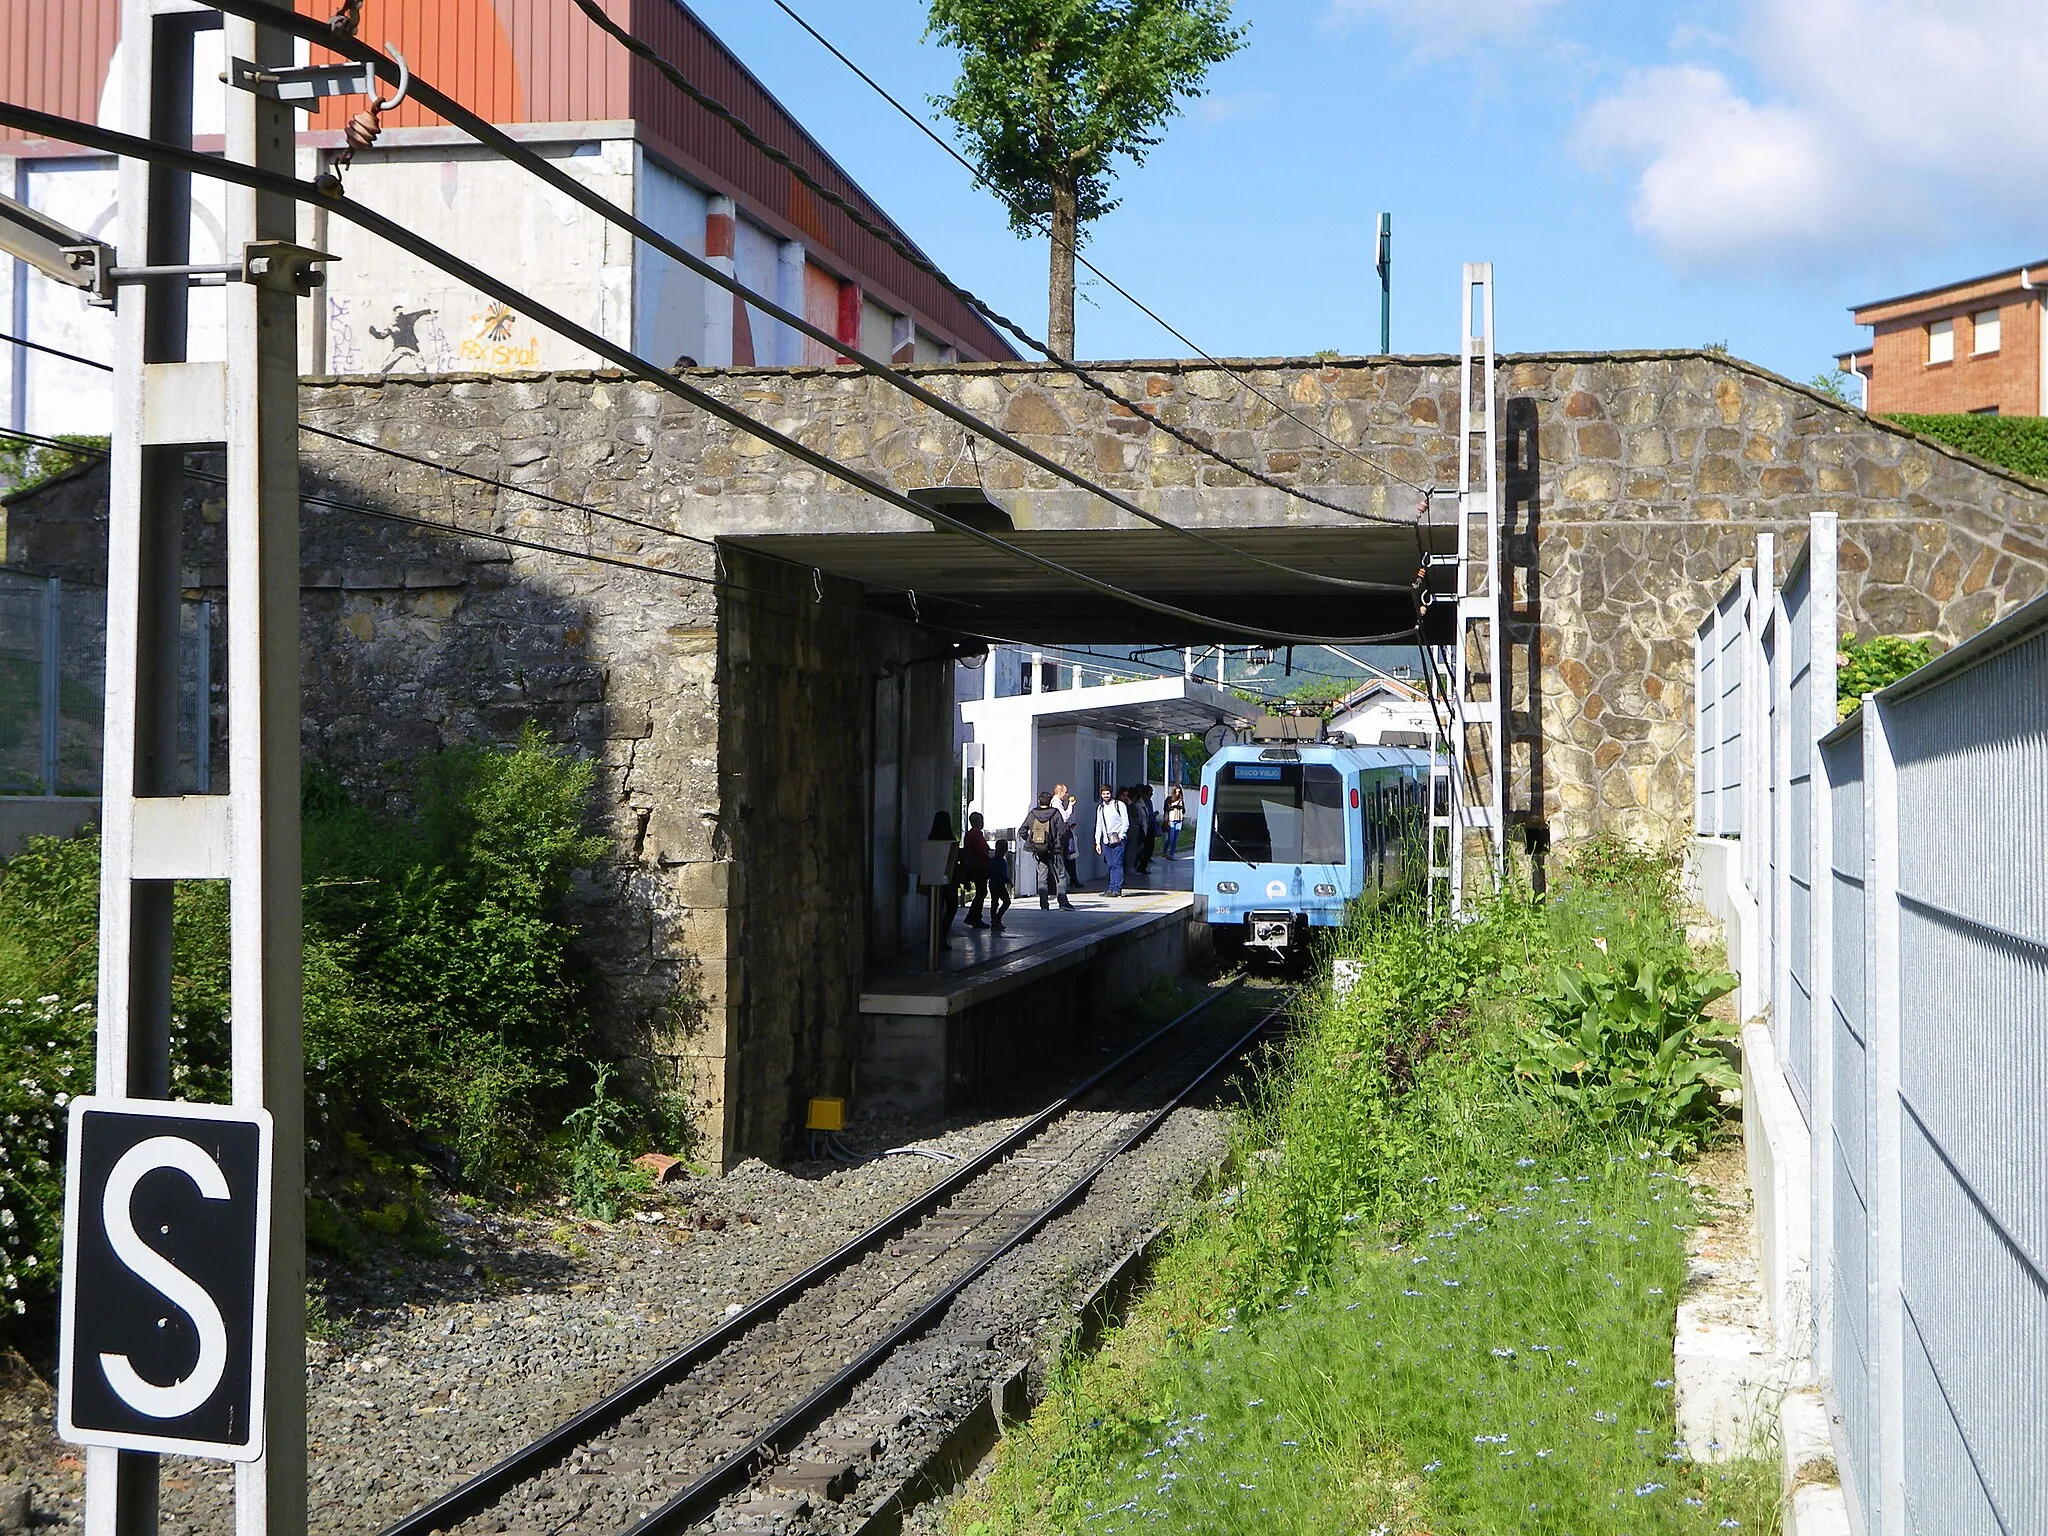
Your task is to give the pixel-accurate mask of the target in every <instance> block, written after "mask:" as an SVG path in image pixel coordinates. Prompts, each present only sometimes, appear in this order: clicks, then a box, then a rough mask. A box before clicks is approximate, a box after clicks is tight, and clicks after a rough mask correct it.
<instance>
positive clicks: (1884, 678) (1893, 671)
mask: <svg viewBox="0 0 2048 1536" xmlns="http://www.w3.org/2000/svg"><path fill="white" fill-rule="evenodd" d="M1932 660H1934V642H1933V641H1931V640H1906V639H1902V638H1901V637H1899V636H1898V635H1872V636H1871V637H1870V638H1869V639H1868V640H1848V639H1845V640H1844V641H1843V642H1842V649H1841V652H1840V653H1839V654H1838V655H1837V656H1836V657H1835V714H1836V715H1837V716H1838V717H1839V718H1841V719H1843V720H1846V719H1848V718H1849V717H1850V716H1851V715H1853V714H1855V713H1856V711H1857V710H1858V709H1859V708H1861V707H1862V704H1863V695H1865V694H1866V693H1876V692H1877V691H1878V690H1879V689H1882V688H1889V687H1890V686H1891V685H1892V684H1893V683H1896V682H1897V681H1898V680H1899V679H1900V678H1902V677H1904V676H1905V675H1906V674H1907V673H1909V672H1917V671H1919V670H1920V668H1922V667H1924V666H1926V665H1927V663H1929V662H1930V661H1932Z"/></svg>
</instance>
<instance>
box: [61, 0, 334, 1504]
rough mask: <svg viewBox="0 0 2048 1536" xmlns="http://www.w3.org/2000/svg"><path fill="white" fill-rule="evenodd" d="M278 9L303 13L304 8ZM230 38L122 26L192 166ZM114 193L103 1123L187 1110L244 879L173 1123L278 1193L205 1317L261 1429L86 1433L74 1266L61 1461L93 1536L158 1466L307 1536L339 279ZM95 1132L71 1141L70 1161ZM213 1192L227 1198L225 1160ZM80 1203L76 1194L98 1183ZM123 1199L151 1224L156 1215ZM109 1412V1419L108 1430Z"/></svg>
mask: <svg viewBox="0 0 2048 1536" xmlns="http://www.w3.org/2000/svg"><path fill="white" fill-rule="evenodd" d="M273 3H278V4H279V5H280V8H281V9H282V8H284V7H285V6H287V5H288V3H289V0H273ZM221 23H222V18H221V17H220V15H219V14H218V13H217V12H215V11H214V10H212V9H211V8H208V7H203V6H196V5H194V4H192V3H190V0H122V6H121V50H120V54H119V58H120V60H121V65H122V69H123V72H124V75H123V78H122V79H121V80H120V81H118V82H116V85H117V89H119V90H120V91H122V93H123V94H124V95H125V97H126V98H127V99H128V100H130V101H133V102H138V103H146V104H147V120H148V131H149V136H150V137H151V138H153V139H156V140H159V141H161V142H164V143H168V144H175V145H179V146H183V147H188V148H189V147H190V145H191V142H192V121H193V111H192V105H193V93H194V71H193V56H194V47H193V42H194V37H195V35H196V34H197V33H199V32H201V31H205V30H210V29H211V28H214V27H217V26H220V25H221ZM226 44H227V47H226V54H227V59H228V68H229V74H230V77H231V78H232V79H233V80H234V82H235V85H237V86H240V87H241V88H240V89H234V88H228V89H225V91H224V94H225V97H226V114H225V127H226V155H227V158H228V159H230V160H233V161H237V162H240V163H243V164H248V165H255V166H258V167H260V168H262V169H265V170H270V171H277V172H281V173H284V174H286V175H289V174H291V173H292V170H293V164H292V161H293V147H294V141H295V137H296V123H295V122H294V120H293V117H292V111H291V108H290V107H288V106H287V105H285V104H284V102H283V101H281V100H280V99H278V96H277V88H276V84H275V82H276V79H277V78H278V74H279V72H282V73H285V74H289V73H291V72H292V70H291V66H292V62H293V58H294V47H293V42H292V38H291V36H290V34H288V33H286V32H283V31H281V30H277V29H275V28H270V27H259V26H257V25H256V24H255V23H253V22H249V21H244V20H239V19H234V18H229V19H228V20H227V22H226ZM205 88H208V89H211V88H212V85H211V82H207V83H206V87H205ZM118 187H119V193H118V195H119V207H120V210H121V241H120V255H121V256H123V257H125V258H126V260H127V262H128V263H129V267H128V270H126V271H124V270H123V269H122V268H121V267H119V266H116V265H114V264H113V260H114V253H113V252H112V251H110V250H108V249H107V248H106V247H105V246H102V245H97V244H95V243H92V242H83V241H78V242H75V243H73V244H71V245H69V246H67V247H65V248H64V249H65V250H66V253H67V255H68V256H69V259H70V261H71V264H72V265H73V266H74V268H76V269H78V270H79V273H80V276H79V278H78V279H76V280H75V281H76V282H77V285H78V286H82V287H89V288H91V289H92V290H93V291H94V292H95V294H96V295H97V296H98V297H99V300H100V302H113V303H114V304H115V308H116V312H117V323H116V327H115V380H114V395H115V410H114V423H113V441H112V448H111V462H110V466H109V516H108V551H107V566H108V574H107V678H106V695H105V697H106V742H105V755H104V765H105V766H104V784H103V789H102V802H101V829H102V836H101V866H100V958H99V1032H98V1042H97V1082H96V1093H95V1094H94V1096H93V1100H94V1103H95V1106H96V1110H95V1112H96V1113H99V1114H101V1115H103V1116H110V1117H114V1118H118V1117H120V1116H123V1115H127V1116H139V1117H144V1118H151V1119H154V1118H155V1117H156V1116H158V1114H159V1113H160V1112H159V1111H157V1110H153V1109H152V1108H151V1104H152V1102H161V1101H164V1100H168V1099H169V1098H170V1097H171V1044H170V1007H171V997H170V980H171V911H172V893H173V891H174V889H175V882H177V881H180V880H225V881H227V882H228V891H229V895H228V901H229V914H230V938H229V974H230V987H231V994H230V995H231V1016H232V1020H233V1023H232V1052H233V1055H232V1072H231V1104H229V1105H226V1106H198V1105H183V1106H177V1107H176V1108H177V1110H178V1112H179V1113H180V1114H183V1115H185V1116H187V1117H208V1116H210V1117H213V1118H215V1119H216V1120H221V1121H232V1120H235V1119H239V1120H241V1121H243V1122H246V1123H247V1124H249V1125H252V1126H253V1125H258V1124H260V1125H262V1126H263V1127H264V1132H263V1136H264V1142H263V1144H264V1146H265V1148H266V1149H267V1151H266V1153H265V1154H264V1155H263V1156H262V1157H261V1158H259V1159H258V1160H257V1163H258V1164H259V1165H260V1179H258V1178H256V1177H252V1178H250V1179H249V1180H248V1181H247V1182H246V1183H245V1185H244V1186H243V1187H242V1188H240V1189H238V1190H236V1191H235V1192H234V1195H233V1199H235V1200H244V1199H246V1200H248V1201H249V1202H251V1203H252V1204H253V1205H254V1206H255V1207H256V1209H257V1214H256V1216H255V1218H254V1221H253V1230H254V1232H255V1237H254V1239H253V1241H254V1244H255V1249H254V1252H255V1258H254V1260H253V1261H252V1264H251V1266H250V1268H249V1270H248V1272H247V1276H246V1278H247V1281H248V1284H247V1288H246V1290H245V1291H244V1292H243V1293H241V1294H240V1295H239V1298H237V1297H236V1295H235V1294H233V1293H231V1292H228V1291H222V1292H220V1293H218V1294H215V1293H211V1292H208V1293H207V1294H208V1297H209V1299H210V1300H212V1301H214V1302H216V1303H217V1304H218V1305H219V1307H220V1308H221V1310H225V1311H228V1312H229V1314H230V1316H231V1318H235V1317H237V1314H236V1313H235V1312H234V1310H233V1308H232V1307H230V1306H229V1303H230V1302H231V1301H235V1300H237V1299H239V1305H240V1312H239V1314H238V1317H239V1320H238V1321H233V1322H231V1324H230V1326H231V1328H238V1329H240V1330H241V1333H240V1335H239V1337H241V1339H242V1341H243V1342H242V1343H241V1345H240V1346H239V1347H240V1348H241V1349H242V1350H243V1351H244V1354H243V1358H245V1359H246V1360H247V1362H248V1365H247V1368H246V1371H245V1372H244V1373H243V1375H242V1377H241V1379H240V1381H239V1382H237V1381H235V1380H233V1379H229V1380H227V1381H226V1382H225V1383H224V1385H223V1386H222V1387H221V1388H220V1389H219V1390H220V1391H222V1392H226V1393H239V1394H240V1395H239V1396H237V1397H232V1398H229V1399H225V1400H230V1401H235V1402H238V1403H242V1404H246V1405H247V1406H246V1410H245V1412H244V1413H243V1416H241V1417H240V1418H239V1420H238V1419H237V1418H236V1416H235V1415H230V1422H231V1423H232V1426H233V1427H232V1430H231V1431H230V1432H206V1431H201V1430H198V1429H188V1428H184V1427H182V1421H181V1420H180V1419H179V1418H177V1417H176V1416H174V1415H173V1414H172V1413H171V1410H169V1409H168V1408H164V1407H162V1406H161V1405H159V1406H156V1407H152V1406H150V1396H149V1394H150V1393H152V1392H154V1393H158V1394H161V1393H162V1392H163V1391H164V1390H165V1388H163V1387H162V1386H160V1385H155V1384H153V1383H152V1382H150V1381H149V1380H148V1372H147V1370H145V1371H144V1372H142V1373H141V1375H142V1377H143V1381H142V1385H141V1387H140V1389H139V1390H136V1389H133V1388H131V1390H129V1391H124V1390H123V1389H122V1387H121V1386H120V1385H119V1384H118V1383H117V1384H116V1386H115V1388H114V1390H115V1392H116V1393H117V1394H119V1395H120V1396H121V1397H122V1398H123V1399H124V1400H125V1404H126V1409H127V1410H132V1412H130V1413H128V1417H129V1418H133V1419H137V1420H138V1421H139V1422H138V1423H136V1424H135V1425H134V1426H133V1427H127V1426H119V1427H117V1426H114V1425H111V1424H109V1423H107V1422H103V1421H89V1416H88V1415H87V1413H86V1412H84V1411H83V1409H82V1408H81V1410H80V1411H79V1412H77V1413H74V1411H73V1410H74V1407H77V1406H79V1403H83V1401H84V1400H83V1399H79V1403H74V1397H75V1396H76V1389H77V1388H78V1387H79V1384H80V1380H81V1379H82V1378H84V1377H86V1376H87V1375H88V1374H89V1373H91V1372H94V1371H98V1370H101V1369H102V1368H103V1366H104V1362H105V1361H106V1360H107V1359H108V1356H106V1355H105V1354H100V1355H98V1356H94V1355H92V1354H89V1353H83V1354H81V1355H80V1356H79V1357H78V1358H76V1359H73V1358H72V1357H71V1354H70V1340H71V1339H72V1337H73V1335H74V1333H75V1331H76V1320H77V1318H78V1317H80V1316H86V1317H90V1316H91V1315H92V1313H93V1312H94V1310H95V1309H96V1308H97V1309H98V1310H100V1311H104V1310H105V1307H106V1302H105V1300H104V1298H103V1296H101V1295H96V1294H86V1293H84V1292H81V1293H80V1294H79V1295H78V1297H77V1302H76V1310H75V1311H74V1309H73V1306H72V1302H71V1296H72V1290H71V1287H72V1284H73V1281H74V1280H75V1279H76V1274H75V1272H74V1271H75V1270H76V1266H75V1265H74V1263H73V1261H72V1256H71V1250H70V1249H69V1248H68V1247H67V1264H66V1269H67V1277H66V1283H67V1291H66V1295H67V1310H66V1318H65V1325H66V1341H67V1342H66V1364H65V1367H64V1371H63V1376H64V1378H65V1379H64V1380H63V1381H62V1382H61V1386H62V1389H63V1402H64V1411H63V1417H62V1420H61V1423H62V1425H63V1426H64V1430H65V1433H66V1436H67V1438H71V1439H74V1440H76V1441H78V1442H79V1443H83V1444H84V1445H85V1446H86V1506H85V1522H86V1526H85V1528H86V1531H87V1532H88V1533H89V1536H148V1533H153V1532H155V1531H156V1529H157V1514H158V1510H157V1493H158V1486H157V1473H158V1453H157V1450H156V1449H155V1447H158V1446H161V1447H162V1448H164V1449H180V1450H189V1451H191V1452H193V1453H195V1454H201V1455H213V1456H219V1457H224V1458H226V1459H229V1460H232V1461H234V1462H235V1530H236V1532H237V1536H293V1533H298V1532H303V1531H304V1530H305V1526H306V1403H305V1385H306V1362H305V1241H304V1213H305V1197H304V1187H305V1169H304V1148H305V1127H304V1073H303V1069H302V1058H301V1044H300V867H299V859H300V851H299V536H298V527H299V496H298V492H299V468H298V356H297V354H298V304H299V301H300V299H302V298H303V297H305V296H307V295H309V294H310V293H311V292H312V291H313V288H314V285H315V284H317V283H318V282H319V281H320V280H321V278H320V273H319V272H318V270H317V262H318V260H319V253H317V252H311V251H307V250H305V249H303V248H302V247H300V246H298V245H297V244H296V236H297V207H296V204H294V203H293V202H292V201H291V200H290V199H288V198H281V197H278V196H276V195H274V194H258V193H256V192H253V191H249V190H246V189H242V188H238V187H230V188H229V189H228V192H227V205H226V235H227V245H228V250H227V251H226V252H225V253H224V254H226V255H227V256H229V258H230V259H229V261H228V262H227V263H225V264H222V265H218V266H213V267H207V268H194V267H193V266H192V265H191V230H192V195H191V193H192V189H191V177H190V175H189V174H187V173H184V172H178V171H171V170H167V169H165V168H163V167H160V166H156V165H153V164H151V163H150V162H148V161H146V160H141V159H127V158H124V159H123V160H121V162H120V166H119V171H118ZM136 268H141V269H143V270H140V271H138V270H136ZM203 280H212V281H220V282H223V283H224V286H225V289H226V319H227V323H226V358H225V360H224V361H209V360H204V359H193V358H192V357H191V356H190V355H189V350H188V333H189V326H188V304H187V296H188V293H189V290H190V287H191V286H192V284H193V283H194V282H197V281H203ZM194 448H213V449H216V450H220V451H224V454H225V460H226V472H227V509H226V517H225V534H226V552H227V593H228V598H227V653H228V711H227V720H228V725H229V739H228V750H227V761H228V769H229V773H228V779H229V782H228V786H227V791H226V793H224V794H212V793H205V792H203V791H204V790H206V789H208V788H210V787H211V786H210V785H209V784H205V783H202V784H200V785H188V784H186V783H184V782H183V779H182V775H181V773H180V768H179V760H178V750H177V715H178V708H177V706H178V682H179V679H178V654H179V646H178V619H179V603H180V588H181V583H182V575H181V566H182V552H181V549H180V542H181V535H182V524H183V518H184V492H185V465H184V461H185V455H186V453H187V452H188V451H190V450H192V449H194ZM201 643H202V646H204V644H205V643H206V642H205V640H204V639H202V642H201ZM206 729H207V725H206V722H205V719H204V717H202V722H201V730H202V732H203V731H205V730H206ZM201 755H202V757H203V756H204V746H203V743H202V752H201ZM195 788H196V789H199V790H201V791H202V792H200V793H193V792H191V791H192V790H193V789H195ZM162 1113H169V1110H168V1108H167V1109H166V1110H165V1111H162ZM81 1123H82V1122H81V1120H80V1118H79V1117H78V1116H76V1115H75V1116H74V1122H73V1132H72V1134H73V1137H74V1145H75V1144H77V1140H76V1139H77V1138H78V1137H79V1136H80V1135H81V1134H83V1133H82V1132H81V1130H80V1125H81ZM161 1139H162V1138H161V1137H160V1138H159V1140H161ZM150 1145H154V1143H151V1144H150ZM191 1145H193V1146H194V1147H197V1146H198V1145H199V1143H197V1142H195V1143H192V1144H191ZM208 1145H219V1143H218V1142H217V1141H216V1142H211V1143H208ZM211 1165H212V1168H213V1172H214V1173H215V1175H218V1174H219V1173H220V1168H221V1165H220V1162H219V1159H218V1158H213V1159H211ZM70 1176H71V1178H72V1179H73V1180H74V1181H76V1180H78V1179H79V1170H78V1169H77V1168H76V1167H74V1168H73V1169H72V1170H71V1173H70ZM77 1193H78V1190H77V1187H76V1185H75V1184H74V1190H73V1194H74V1196H75V1195H76V1194H77ZM87 1193H88V1194H89V1195H90V1194H92V1192H87ZM128 1198H129V1199H130V1201H131V1202H133V1203H137V1204H139V1203H140V1198H141V1197H139V1196H135V1195H134V1194H132V1193H131V1194H130V1196H129V1197H128ZM223 1198H225V1197H223V1196H217V1195H212V1194H209V1195H208V1200H209V1201H213V1200H219V1199H223ZM113 1199H114V1197H113V1196H112V1195H109V1196H107V1201H108V1202H109V1203H111V1202H112V1201H113ZM204 1203H205V1202H202V1204H204ZM79 1208H80V1207H77V1206H74V1210H76V1209H79ZM83 1208H84V1209H87V1210H95V1209H97V1207H96V1206H94V1205H92V1204H90V1203H88V1204H86V1205H85V1206H84V1207H83ZM119 1214H120V1216H121V1218H122V1219H124V1220H125V1219H131V1218H132V1216H133V1214H134V1212H133V1210H130V1209H128V1208H127V1207H123V1208H122V1210H121V1211H120V1213H119ZM110 1219H111V1218H110ZM80 1225H81V1223H79V1222H73V1223H72V1224H71V1226H72V1228H73V1229H74V1230H75V1229H76V1228H78V1227H79V1226H80ZM170 1230H171V1228H169V1227H166V1228H165V1231H167V1232H168V1231H170ZM80 1241H81V1242H83V1241H84V1239H83V1238H81V1239H80ZM68 1242H69V1236H67V1243H68ZM81 1251H83V1250H81ZM138 1273H139V1272H138ZM117 1278H118V1277H117ZM145 1278H146V1277H145ZM187 1278H190V1277H187ZM195 1283H196V1282H195ZM159 1289H160V1288H159ZM165 1294H168V1293H165ZM172 1304H173V1305H177V1306H180V1307H183V1305H184V1304H183V1303H179V1302H175V1300H174V1301H173V1303H172ZM149 1310H151V1311H152V1312H153V1311H154V1310H155V1304H150V1306H149ZM166 1310H168V1308H167V1309H166ZM189 1317H190V1313H189V1310H188V1311H187V1319H188V1320H189ZM158 1326H159V1327H162V1326H164V1325H163V1324H161V1323H159V1324H158ZM121 1358H123V1359H124V1360H125V1359H126V1357H125V1356H124V1357H121ZM138 1358H144V1361H145V1365H147V1364H148V1361H147V1359H146V1357H143V1356H138ZM157 1365H158V1367H159V1370H161V1366H162V1362H161V1361H159V1362H157ZM214 1374H215V1377H216V1378H219V1377H220V1376H221V1372H220V1371H219V1370H218V1369H216V1371H215V1373H214ZM234 1374H235V1373H233V1372H229V1373H227V1375H228V1376H229V1377H230V1378H232V1377H233V1376H234ZM214 1401H215V1399H212V1398H209V1399H208V1401H207V1402H206V1403H203V1404H201V1405H200V1409H199V1410H198V1411H199V1412H202V1413H203V1412H204V1411H206V1410H207V1409H209V1408H210V1407H211V1406H212V1404H213V1402H214ZM124 1411H125V1410H124ZM92 1412H93V1413H95V1414H101V1415H102V1419H103V1418H104V1414H103V1412H102V1410H101V1409H99V1408H94V1409H93V1410H92ZM189 1416H190V1415H187V1417H189Z"/></svg>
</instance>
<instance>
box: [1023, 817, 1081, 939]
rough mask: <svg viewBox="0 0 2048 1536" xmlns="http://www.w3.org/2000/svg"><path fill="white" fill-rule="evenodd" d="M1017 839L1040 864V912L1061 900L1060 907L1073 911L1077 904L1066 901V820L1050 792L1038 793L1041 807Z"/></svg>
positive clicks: (1026, 820) (1027, 819) (1026, 821)
mask: <svg viewBox="0 0 2048 1536" xmlns="http://www.w3.org/2000/svg"><path fill="white" fill-rule="evenodd" d="M1017 836H1018V840H1019V841H1020V842H1022V843H1023V844H1024V846H1025V847H1026V848H1029V849H1030V850H1031V857H1032V858H1033V859H1035V860H1037V862H1038V908H1039V910H1040V911H1041V912H1042V911H1044V910H1045V909H1046V907H1047V906H1048V905H1049V904H1050V902H1051V899H1052V898H1053V897H1054V896H1058V897H1059V902H1060V905H1061V906H1062V907H1064V908H1066V909H1067V910H1068V911H1072V910H1073V906H1074V904H1073V903H1072V902H1071V901H1069V900H1067V838H1068V836H1069V832H1068V828H1067V818H1066V817H1065V816H1063V815H1061V814H1060V812H1059V808H1058V807H1057V806H1055V805H1054V804H1053V802H1052V791H1051V790H1049V789H1041V790H1040V791H1039V792H1038V804H1037V805H1035V806H1033V807H1032V808H1031V811H1030V812H1029V814H1027V815H1026V816H1025V818H1024V822H1023V825H1022V826H1020V827H1018V829H1017Z"/></svg>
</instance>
